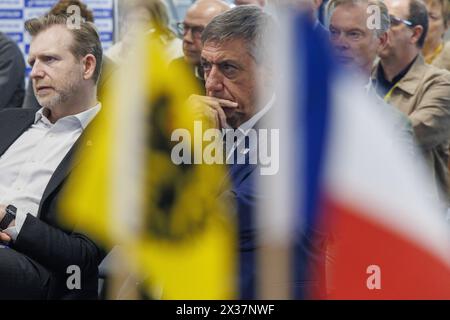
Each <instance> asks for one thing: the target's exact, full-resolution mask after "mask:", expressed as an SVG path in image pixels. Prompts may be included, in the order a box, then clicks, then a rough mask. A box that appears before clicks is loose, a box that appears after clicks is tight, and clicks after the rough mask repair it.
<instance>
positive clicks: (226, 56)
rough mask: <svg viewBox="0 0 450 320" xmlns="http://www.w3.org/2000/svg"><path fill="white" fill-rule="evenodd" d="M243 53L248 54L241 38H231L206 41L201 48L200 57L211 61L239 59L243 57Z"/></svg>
mask: <svg viewBox="0 0 450 320" xmlns="http://www.w3.org/2000/svg"><path fill="white" fill-rule="evenodd" d="M243 54H248V52H247V47H246V46H245V42H244V40H243V39H231V40H226V41H220V42H219V41H207V42H206V43H205V44H204V45H203V49H202V58H204V59H207V60H209V61H212V62H217V61H221V60H236V61H239V60H241V59H242V58H243Z"/></svg>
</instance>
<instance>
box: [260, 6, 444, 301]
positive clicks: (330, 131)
mask: <svg viewBox="0 0 450 320" xmlns="http://www.w3.org/2000/svg"><path fill="white" fill-rule="evenodd" d="M292 12H293V11H292V10H291V11H290V14H289V15H287V16H288V17H290V18H286V16H285V19H280V21H282V23H283V24H285V25H287V24H289V23H290V24H289V28H290V29H285V30H286V32H285V34H286V35H287V36H286V37H287V39H290V41H287V43H288V44H289V46H288V47H289V50H282V49H280V47H278V49H277V50H278V52H279V53H280V54H283V55H284V56H283V57H280V56H278V59H277V61H280V62H281V67H280V68H278V69H277V70H278V72H280V73H282V74H284V75H286V79H289V80H288V81H284V82H283V88H282V89H283V91H281V92H282V93H281V94H278V97H281V99H282V101H283V102H282V103H281V106H282V108H280V109H279V111H280V112H279V115H278V121H282V122H279V123H282V126H280V128H282V129H283V130H281V133H280V140H281V141H282V142H283V143H284V146H283V145H282V146H281V147H280V150H281V155H280V159H281V160H280V167H281V170H280V175H278V177H274V179H278V180H277V181H271V182H270V183H268V184H267V185H266V186H263V188H266V189H271V188H272V189H271V190H273V192H274V196H277V199H276V200H275V201H274V200H273V199H272V201H271V203H267V204H265V206H264V205H263V208H264V210H266V211H267V210H268V212H266V213H263V214H261V219H260V220H261V221H260V223H261V224H262V225H264V226H269V225H270V226H272V229H271V231H270V232H268V233H266V236H269V237H271V238H269V239H267V238H266V239H265V241H266V242H270V241H277V240H279V239H280V235H283V234H288V233H289V232H291V234H292V235H293V236H292V238H295V234H296V233H298V232H304V233H305V234H307V233H308V232H307V231H305V230H307V229H310V228H316V229H318V230H323V231H324V232H325V233H326V234H327V235H328V241H327V263H326V272H324V273H323V275H324V277H325V279H324V281H326V283H327V295H326V297H327V298H330V299H450V239H449V226H448V222H447V221H446V220H445V208H443V207H442V205H441V204H440V203H438V202H437V200H435V199H434V198H433V197H431V196H430V194H431V193H432V190H434V187H433V185H432V183H431V182H430V179H428V176H427V174H428V172H427V168H426V167H425V165H424V163H423V161H422V159H421V158H420V157H419V156H416V157H414V156H412V155H411V152H409V150H410V149H409V147H408V146H405V145H403V144H402V139H397V138H396V137H397V136H398V135H399V132H398V131H397V130H395V129H396V128H395V126H394V125H393V119H392V118H391V117H389V115H388V114H386V112H381V110H380V109H379V108H380V106H379V105H377V104H374V102H373V101H371V100H370V99H369V97H368V95H367V94H366V93H365V91H364V83H359V82H357V81H355V79H354V78H352V77H351V76H348V77H347V76H345V75H343V74H342V73H339V72H338V70H337V68H336V66H335V65H334V63H333V60H332V56H331V49H330V48H329V46H328V44H327V41H326V39H324V38H323V37H321V35H320V34H318V33H317V32H316V30H314V29H315V27H313V26H312V25H311V24H309V23H308V22H307V21H305V20H306V19H302V18H299V17H296V18H292V15H291V13H292ZM289 37H290V38H289ZM292 39H294V41H292ZM367 80H368V79H367ZM283 106H284V107H283ZM280 114H281V115H280ZM293 159H294V160H293ZM283 166H285V168H286V166H288V168H289V169H287V170H286V169H284V172H285V174H283ZM286 172H287V174H286ZM273 185H276V186H277V188H275V189H274V188H273ZM264 210H263V211H264ZM283 210H292V212H297V214H296V215H294V214H293V215H290V216H289V215H284V214H283V215H282V214H281V213H280V215H276V216H275V215H272V216H271V215H270V213H274V212H284V211H283ZM281 218H282V219H288V220H287V221H291V223H283V222H280V221H277V219H278V220H280V219H281ZM264 219H265V220H264ZM289 219H290V220H289ZM292 219H296V222H295V223H293V222H292V221H293V220H292ZM294 226H295V227H294ZM277 228H278V231H277ZM283 232H284V233H283ZM286 238H287V239H288V240H289V237H285V239H286ZM292 254H293V256H292V257H290V258H289V259H291V260H290V261H291V266H292V267H293V270H294V273H293V277H294V279H295V278H297V277H299V273H304V272H312V271H317V270H315V268H323V264H317V263H314V265H311V264H309V266H310V268H309V269H307V268H304V265H305V264H308V263H309V262H308V261H306V260H305V257H306V256H305V255H304V256H301V257H299V256H298V252H297V251H292ZM310 254H311V255H312V253H311V252H310ZM296 255H297V256H296ZM265 260H266V261H270V258H269V259H267V258H266V259H265ZM266 271H267V270H266ZM267 272H268V273H263V275H262V279H261V281H263V282H264V280H265V279H268V278H269V276H268V274H270V270H269V271H267ZM300 277H301V279H303V278H305V277H304V276H302V275H301V274H300ZM294 283H295V282H294ZM292 294H294V292H292ZM303 296H306V297H312V298H314V297H322V296H317V295H316V294H315V293H314V292H310V293H308V292H306V293H303Z"/></svg>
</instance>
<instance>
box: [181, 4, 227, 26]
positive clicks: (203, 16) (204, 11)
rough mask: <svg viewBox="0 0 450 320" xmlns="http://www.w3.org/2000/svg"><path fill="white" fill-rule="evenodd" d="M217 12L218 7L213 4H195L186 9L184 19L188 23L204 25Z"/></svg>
mask: <svg viewBox="0 0 450 320" xmlns="http://www.w3.org/2000/svg"><path fill="white" fill-rule="evenodd" d="M219 13H220V12H219V11H218V8H215V7H213V6H211V7H204V6H203V7H200V6H197V7H195V8H192V9H191V10H188V12H187V13H186V17H185V18H184V21H185V22H187V23H189V24H193V25H197V26H203V27H205V26H206V25H207V24H208V23H209V22H210V21H211V20H212V19H213V18H214V17H215V16H217V15H218V14H219Z"/></svg>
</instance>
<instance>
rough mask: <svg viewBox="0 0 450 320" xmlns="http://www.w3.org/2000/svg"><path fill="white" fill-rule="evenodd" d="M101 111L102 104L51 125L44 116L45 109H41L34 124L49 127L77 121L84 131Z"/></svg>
mask: <svg viewBox="0 0 450 320" xmlns="http://www.w3.org/2000/svg"><path fill="white" fill-rule="evenodd" d="M100 109H101V104H100V103H98V104H96V105H95V106H94V107H92V108H89V109H87V110H85V111H83V112H80V113H77V114H74V115H70V116H66V117H64V118H61V119H59V120H58V121H56V122H55V123H51V122H50V120H49V119H48V118H47V117H46V116H45V114H44V108H41V109H39V110H38V111H37V112H36V115H35V117H34V124H36V123H38V122H39V121H41V122H42V123H44V124H45V125H47V126H53V125H54V124H56V123H58V122H60V121H61V122H65V121H67V120H69V121H73V120H75V121H77V123H78V124H79V125H80V126H81V128H82V129H83V130H84V129H86V127H87V126H88V124H89V123H90V122H91V121H92V119H94V117H95V116H96V115H97V113H98V112H99V111H100Z"/></svg>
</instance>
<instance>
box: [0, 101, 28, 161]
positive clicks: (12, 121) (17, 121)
mask: <svg viewBox="0 0 450 320" xmlns="http://www.w3.org/2000/svg"><path fill="white" fill-rule="evenodd" d="M35 114H36V111H34V110H28V109H22V110H15V112H14V113H11V115H9V114H8V115H6V114H4V116H5V121H2V124H1V125H0V137H1V139H0V156H1V155H2V154H4V153H5V151H6V150H7V149H8V148H9V147H10V146H11V145H12V144H13V143H14V141H16V140H17V138H19V137H20V136H21V135H22V133H24V132H25V131H26V130H27V129H28V128H29V127H30V126H31V125H32V124H33V121H34V116H35Z"/></svg>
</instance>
